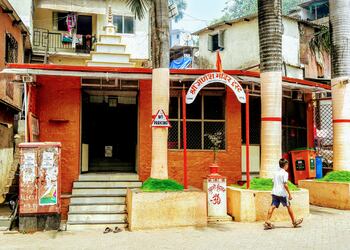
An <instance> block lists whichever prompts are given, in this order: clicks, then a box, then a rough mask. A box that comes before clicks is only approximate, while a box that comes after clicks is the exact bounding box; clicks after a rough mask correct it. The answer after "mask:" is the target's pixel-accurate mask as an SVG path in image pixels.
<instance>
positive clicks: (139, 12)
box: [124, 0, 152, 20]
mask: <svg viewBox="0 0 350 250" xmlns="http://www.w3.org/2000/svg"><path fill="white" fill-rule="evenodd" d="M124 1H125V2H126V5H127V6H128V7H129V9H130V10H131V12H132V13H134V14H135V16H136V17H137V19H139V20H141V19H143V18H144V17H145V14H146V12H147V11H148V9H149V7H150V6H151V2H152V0H124Z"/></svg>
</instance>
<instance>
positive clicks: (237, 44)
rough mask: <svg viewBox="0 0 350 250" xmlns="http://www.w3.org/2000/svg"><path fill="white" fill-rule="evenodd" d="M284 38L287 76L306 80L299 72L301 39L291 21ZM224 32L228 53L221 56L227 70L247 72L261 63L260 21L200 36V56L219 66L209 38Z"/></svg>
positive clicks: (247, 22)
mask: <svg viewBox="0 0 350 250" xmlns="http://www.w3.org/2000/svg"><path fill="white" fill-rule="evenodd" d="M283 26H284V34H283V36H282V43H283V44H282V56H283V60H284V62H285V63H286V66H287V76H289V77H296V78H303V70H302V69H301V68H300V61H299V49H300V46H299V44H300V37H299V28H298V22H297V21H295V20H292V19H289V18H284V19H283ZM219 30H226V31H225V38H224V46H225V49H224V50H223V51H221V52H220V55H221V60H222V65H223V68H224V69H244V68H247V67H250V66H253V65H257V64H259V63H260V56H259V29H258V19H257V18H254V19H251V20H250V21H241V22H238V23H234V24H232V26H229V25H224V26H220V27H218V28H216V29H215V30H214V31H205V32H202V33H201V34H200V35H199V53H200V56H202V57H204V58H206V59H207V60H209V62H210V63H211V64H212V65H215V62H216V53H215V52H211V51H209V50H208V35H209V34H217V33H218V32H219Z"/></svg>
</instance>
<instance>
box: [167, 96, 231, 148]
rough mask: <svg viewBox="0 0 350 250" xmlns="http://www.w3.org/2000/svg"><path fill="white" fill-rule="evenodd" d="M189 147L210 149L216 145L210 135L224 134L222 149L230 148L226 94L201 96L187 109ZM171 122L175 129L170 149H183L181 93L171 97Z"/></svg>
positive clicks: (169, 137)
mask: <svg viewBox="0 0 350 250" xmlns="http://www.w3.org/2000/svg"><path fill="white" fill-rule="evenodd" d="M186 109H187V110H186V113H187V114H186V116H187V117H186V122H187V148H188V149H197V150H210V149H212V147H213V145H212V143H211V141H210V140H209V138H208V134H214V133H217V132H221V133H222V138H221V139H222V143H221V144H220V145H219V149H220V150H224V149H225V148H226V138H225V137H226V133H225V132H226V131H225V130H226V127H225V92H216V93H215V94H212V93H201V94H199V95H198V96H197V98H196V100H195V101H194V102H193V103H192V104H189V105H187V106H186ZM169 119H170V123H171V126H172V127H171V128H170V129H169V135H168V148H169V149H182V148H183V145H182V144H183V138H182V131H183V127H182V121H183V120H182V100H181V92H178V94H177V95H176V96H172V97H171V98H170V109H169Z"/></svg>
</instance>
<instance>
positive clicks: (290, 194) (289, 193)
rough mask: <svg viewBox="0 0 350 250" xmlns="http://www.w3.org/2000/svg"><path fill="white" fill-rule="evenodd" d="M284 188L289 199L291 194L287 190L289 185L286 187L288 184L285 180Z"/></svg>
mask: <svg viewBox="0 0 350 250" xmlns="http://www.w3.org/2000/svg"><path fill="white" fill-rule="evenodd" d="M284 188H285V189H286V191H287V193H288V199H289V200H291V199H292V195H291V193H290V191H289V187H288V184H287V182H285V183H284Z"/></svg>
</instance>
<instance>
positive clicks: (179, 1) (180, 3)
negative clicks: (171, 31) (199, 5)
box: [169, 0, 187, 22]
mask: <svg viewBox="0 0 350 250" xmlns="http://www.w3.org/2000/svg"><path fill="white" fill-rule="evenodd" d="M171 2H173V3H175V4H176V5H177V10H178V12H179V14H178V15H177V16H176V17H175V22H178V21H180V20H181V19H182V18H183V17H184V14H185V10H186V8H187V2H186V1H185V0H170V1H169V3H171Z"/></svg>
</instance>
